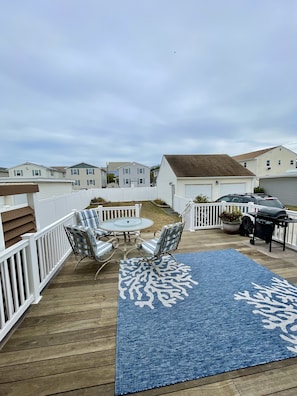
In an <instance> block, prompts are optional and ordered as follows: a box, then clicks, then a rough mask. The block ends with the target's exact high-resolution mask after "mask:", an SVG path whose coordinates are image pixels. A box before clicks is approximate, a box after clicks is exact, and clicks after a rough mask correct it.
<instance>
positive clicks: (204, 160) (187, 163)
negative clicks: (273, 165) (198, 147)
mask: <svg viewBox="0 0 297 396" xmlns="http://www.w3.org/2000/svg"><path fill="white" fill-rule="evenodd" d="M164 157H165V158H166V160H167V161H168V163H169V165H170V166H171V168H172V170H173V172H174V173H175V175H176V177H218V176H250V177H251V176H255V175H254V173H253V172H251V171H250V170H248V169H247V168H244V167H243V166H242V165H240V164H239V163H238V162H237V161H235V159H233V158H232V157H230V156H229V155H227V154H204V155H203V154H202V155H164Z"/></svg>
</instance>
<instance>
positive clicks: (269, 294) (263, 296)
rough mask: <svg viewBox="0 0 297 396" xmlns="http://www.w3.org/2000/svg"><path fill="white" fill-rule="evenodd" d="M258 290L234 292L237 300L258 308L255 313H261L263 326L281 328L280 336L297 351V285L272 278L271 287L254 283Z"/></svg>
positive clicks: (289, 347) (292, 349)
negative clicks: (252, 293) (251, 293)
mask: <svg viewBox="0 0 297 396" xmlns="http://www.w3.org/2000/svg"><path fill="white" fill-rule="evenodd" d="M252 285H253V286H254V288H255V289H256V290H258V292H256V293H255V294H254V295H250V293H249V292H248V291H244V292H238V293H237V294H234V298H235V300H246V301H247V303H248V304H252V305H254V306H255V308H256V309H254V310H253V313H254V314H260V315H262V316H263V317H264V319H262V323H263V325H264V326H263V327H264V328H266V329H276V328H279V329H280V330H281V334H280V337H281V338H282V339H283V340H285V341H287V342H289V343H290V344H291V346H287V349H288V350H289V351H291V352H294V353H297V334H296V331H297V287H295V286H294V285H292V284H290V283H289V282H288V281H286V280H285V279H283V280H281V279H278V278H275V277H274V278H272V282H271V287H269V286H261V285H258V284H256V283H252ZM294 333H295V334H294Z"/></svg>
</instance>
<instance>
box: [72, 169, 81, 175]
mask: <svg viewBox="0 0 297 396" xmlns="http://www.w3.org/2000/svg"><path fill="white" fill-rule="evenodd" d="M71 174H72V175H79V169H77V168H72V169H71Z"/></svg>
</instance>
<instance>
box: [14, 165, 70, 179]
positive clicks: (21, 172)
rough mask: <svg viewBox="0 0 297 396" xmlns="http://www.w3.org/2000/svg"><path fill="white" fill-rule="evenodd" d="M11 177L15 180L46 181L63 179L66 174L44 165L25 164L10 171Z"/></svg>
mask: <svg viewBox="0 0 297 396" xmlns="http://www.w3.org/2000/svg"><path fill="white" fill-rule="evenodd" d="M8 172H9V177H14V178H27V179H31V178H33V179H35V178H46V179H63V178H64V177H65V172H63V171H61V170H58V169H55V168H48V167H46V166H43V165H37V164H33V163H32V162H25V163H23V164H20V165H17V166H13V167H11V168H9V169H8Z"/></svg>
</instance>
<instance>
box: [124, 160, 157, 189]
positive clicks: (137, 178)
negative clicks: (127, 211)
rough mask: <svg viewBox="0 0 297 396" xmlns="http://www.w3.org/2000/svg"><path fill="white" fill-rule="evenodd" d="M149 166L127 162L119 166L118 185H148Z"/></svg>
mask: <svg viewBox="0 0 297 396" xmlns="http://www.w3.org/2000/svg"><path fill="white" fill-rule="evenodd" d="M150 173H151V170H150V167H149V166H146V165H142V164H138V163H137V162H127V163H126V164H125V165H122V166H120V167H119V187H150Z"/></svg>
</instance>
